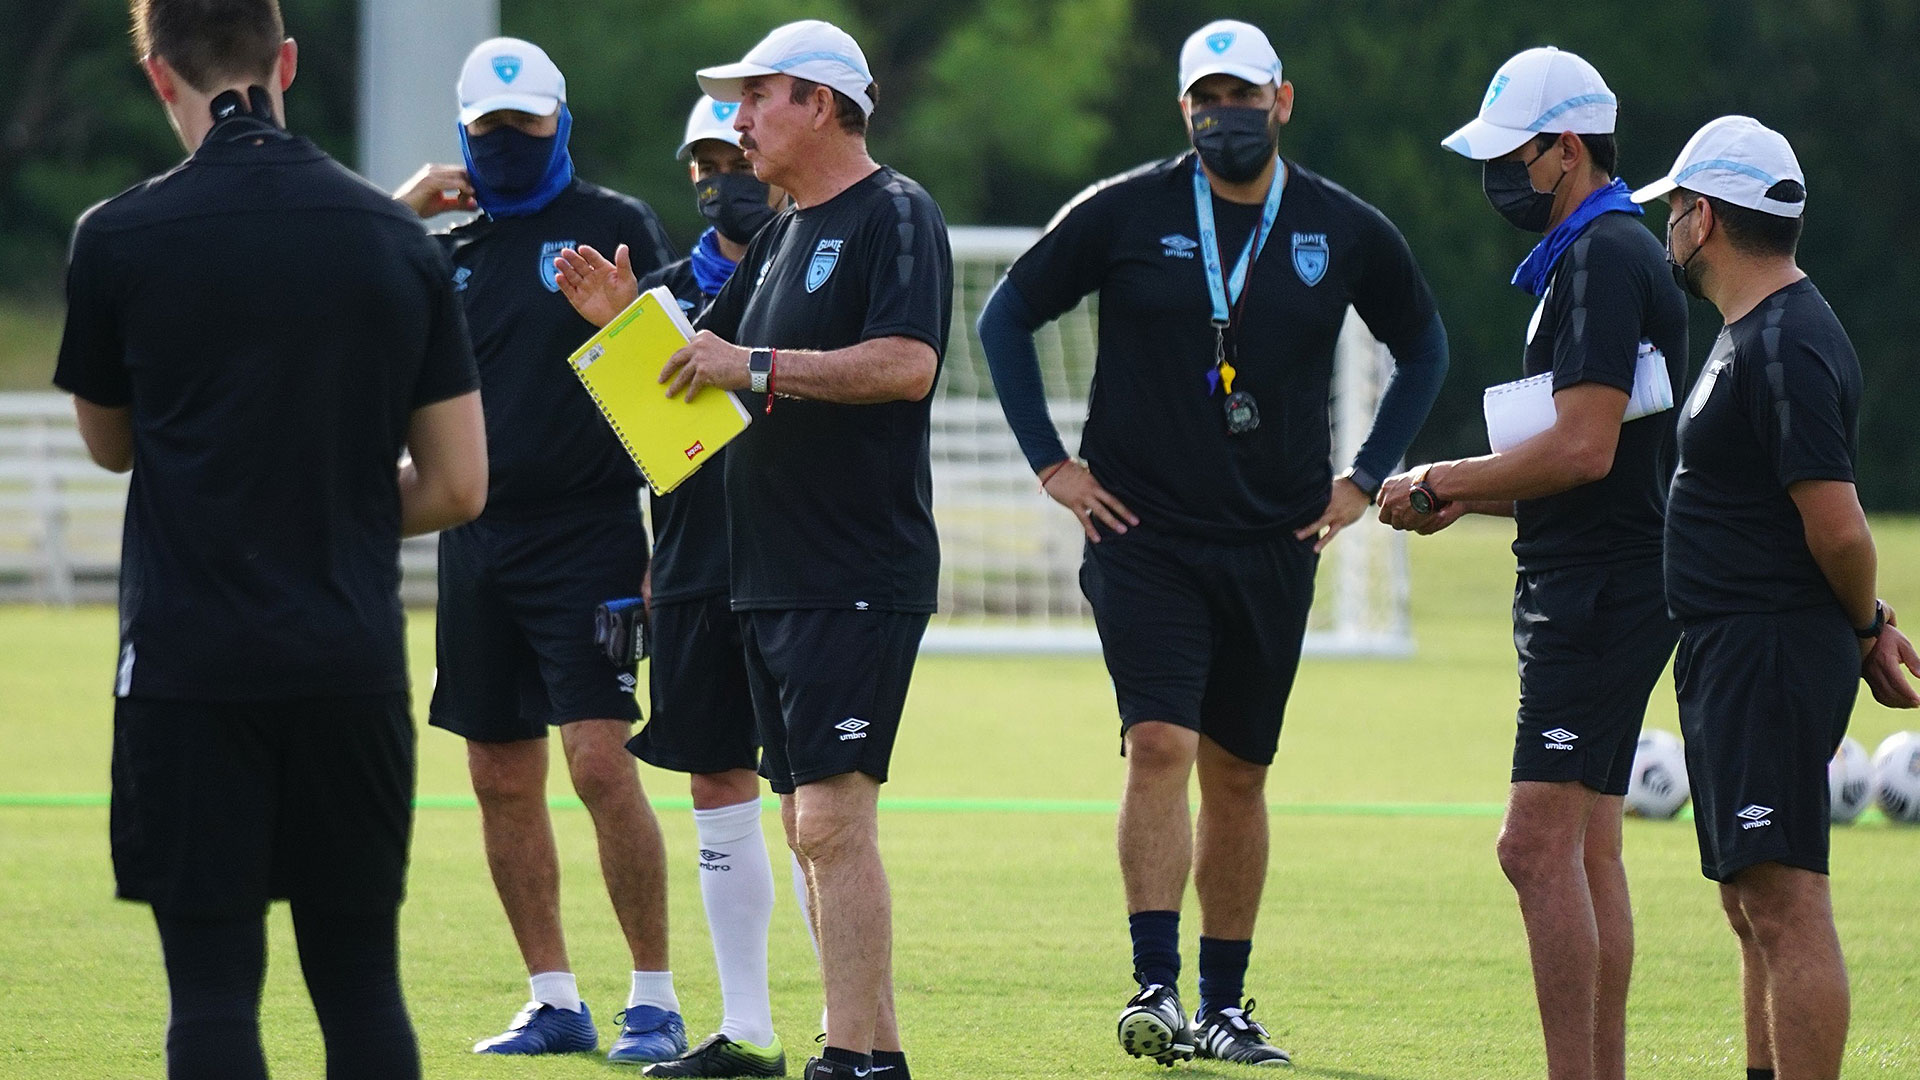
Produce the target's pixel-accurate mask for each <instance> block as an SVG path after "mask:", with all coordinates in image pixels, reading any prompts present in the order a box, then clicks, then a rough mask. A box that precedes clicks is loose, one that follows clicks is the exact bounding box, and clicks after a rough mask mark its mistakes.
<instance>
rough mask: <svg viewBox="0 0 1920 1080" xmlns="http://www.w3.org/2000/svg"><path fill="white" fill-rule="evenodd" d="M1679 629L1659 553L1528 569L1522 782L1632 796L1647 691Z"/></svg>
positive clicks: (1520, 614) (1523, 612)
mask: <svg viewBox="0 0 1920 1080" xmlns="http://www.w3.org/2000/svg"><path fill="white" fill-rule="evenodd" d="M1679 635H1680V627H1679V625H1678V624H1677V623H1675V622H1674V621H1673V619H1672V618H1671V617H1669V616H1668V614H1667V599H1666V589H1665V583H1664V581H1663V578H1662V575H1661V566H1660V562H1659V560H1657V559H1656V560H1651V561H1642V562H1630V563H1614V564H1609V565H1602V566H1570V567H1564V568H1561V569H1557V570H1543V571H1539V572H1536V573H1531V574H1521V575H1520V576H1519V579H1518V581H1517V583H1516V584H1515V586H1514V591H1513V647H1514V650H1515V651H1516V652H1518V653H1519V655H1520V711H1519V716H1518V721H1517V730H1516V732H1515V735H1514V742H1513V781H1514V782H1515V783H1519V782H1521V781H1524V780H1538V781H1545V782H1548V783H1566V782H1570V781H1577V782H1579V783H1581V784H1584V785H1586V786H1587V787H1589V788H1592V789H1593V790H1594V791H1597V792H1600V793H1601V794H1603V795H1625V794H1626V793H1627V776H1628V774H1629V773H1630V772H1632V770H1633V751H1634V747H1635V745H1636V744H1637V743H1638V742H1639V739H1640V725H1641V722H1642V721H1643V720H1645V719H1646V714H1647V697H1648V696H1649V695H1650V694H1652V692H1653V686H1654V684H1655V683H1657V682H1659V681H1660V673H1661V672H1662V671H1665V670H1666V667H1667V660H1668V658H1669V657H1671V656H1672V655H1673V643H1674V641H1675V640H1676V639H1677V638H1678V637H1679Z"/></svg>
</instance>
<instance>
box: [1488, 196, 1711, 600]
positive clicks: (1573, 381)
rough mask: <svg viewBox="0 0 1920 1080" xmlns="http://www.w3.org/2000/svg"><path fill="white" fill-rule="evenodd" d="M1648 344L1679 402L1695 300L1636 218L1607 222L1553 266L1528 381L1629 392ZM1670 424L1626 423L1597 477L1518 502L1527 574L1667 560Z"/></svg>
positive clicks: (1531, 333) (1661, 416)
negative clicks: (1664, 533) (1660, 358)
mask: <svg viewBox="0 0 1920 1080" xmlns="http://www.w3.org/2000/svg"><path fill="white" fill-rule="evenodd" d="M1643 341H1651V342H1653V345H1654V347H1655V348H1657V349H1659V350H1660V351H1661V353H1663V354H1664V355H1665V356H1666V358H1667V377H1668V378H1670V379H1671V380H1672V381H1673V385H1674V387H1675V393H1676V394H1677V393H1678V388H1679V387H1681V386H1683V385H1685V384H1686V377H1687V376H1686V373H1687V298H1686V297H1685V296H1684V295H1683V294H1682V293H1681V292H1680V287H1679V286H1678V285H1676V284H1674V281H1673V274H1672V273H1671V272H1670V271H1669V270H1668V269H1667V254H1666V252H1665V251H1664V250H1663V249H1662V248H1661V246H1660V241H1659V240H1658V239H1656V238H1655V237H1654V235H1653V234H1652V233H1651V232H1648V231H1647V228H1646V226H1644V225H1642V224H1641V223H1640V219H1639V218H1638V217H1637V216H1635V215H1632V214H1624V213H1607V214H1602V215H1600V216H1599V217H1597V218H1595V219H1593V221H1592V222H1591V223H1590V224H1588V225H1587V227H1586V229H1585V231H1583V232H1582V233H1581V234H1580V238H1579V239H1577V240H1575V241H1574V242H1573V243H1572V244H1571V245H1569V246H1568V248H1567V250H1566V251H1565V252H1563V253H1562V254H1561V256H1560V259H1559V261H1558V262H1556V263H1555V264H1554V268H1553V276H1552V278H1551V279H1550V280H1549V282H1548V284H1547V294H1546V295H1545V296H1543V297H1541V298H1540V305H1539V307H1538V308H1536V309H1535V311H1534V318H1533V322H1532V323H1530V324H1529V326H1528V328H1527V344H1526V352H1525V372H1526V374H1527V375H1529V376H1532V375H1541V374H1544V373H1546V372H1549V371H1550V372H1552V373H1553V389H1554V392H1555V393H1558V392H1559V391H1561V390H1565V389H1566V388H1568V387H1570V386H1576V385H1579V384H1580V383H1599V384H1601V385H1603V386H1611V387H1613V388H1614V389H1616V390H1622V391H1625V392H1627V393H1629V394H1631V393H1632V392H1633V370H1634V364H1635V363H1636V362H1637V357H1638V354H1639V349H1640V343H1641V342H1643ZM1674 417H1675V411H1674V410H1672V409H1669V410H1667V411H1666V412H1660V413H1655V414H1653V415H1652V416H1643V417H1641V418H1640V419H1638V420H1631V421H1628V422H1627V423H1625V424H1622V425H1621V427H1620V442H1619V443H1618V445H1617V446H1615V448H1614V451H1613V469H1612V470H1611V471H1610V472H1608V473H1607V475H1606V476H1604V477H1602V478H1601V479H1599V480H1596V481H1594V482H1593V483H1591V484H1582V485H1580V486H1579V487H1576V488H1572V489H1570V490H1567V491H1563V492H1561V493H1559V494H1558V495H1549V496H1547V497H1545V498H1542V499H1522V500H1520V501H1519V502H1517V503H1515V504H1514V508H1513V516H1514V519H1515V523H1516V524H1517V526H1518V529H1517V538H1516V539H1515V540H1514V542H1513V553H1514V555H1515V556H1517V557H1518V559H1519V561H1520V570H1521V572H1522V573H1538V572H1540V571H1543V570H1553V569H1556V568H1559V567H1565V566H1576V565H1593V564H1597V563H1614V562H1631V561H1636V560H1642V559H1648V560H1651V559H1658V558H1659V557H1660V530H1661V527H1662V522H1663V521H1664V517H1665V513H1666V505H1667V483H1668V481H1669V479H1670V478H1671V477H1672V476H1673V428H1674Z"/></svg>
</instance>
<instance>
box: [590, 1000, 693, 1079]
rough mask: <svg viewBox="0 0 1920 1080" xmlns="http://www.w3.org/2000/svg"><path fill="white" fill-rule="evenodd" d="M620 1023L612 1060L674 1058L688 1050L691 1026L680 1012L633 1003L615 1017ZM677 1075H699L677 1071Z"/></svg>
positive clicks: (649, 1060)
mask: <svg viewBox="0 0 1920 1080" xmlns="http://www.w3.org/2000/svg"><path fill="white" fill-rule="evenodd" d="M613 1021H614V1023H616V1024H619V1025H620V1034H619V1035H617V1036H615V1037H614V1040H613V1049H611V1050H609V1051H607V1060H608V1061H637V1062H661V1061H672V1060H674V1059H675V1058H677V1057H679V1056H680V1055H681V1054H684V1053H686V1052H687V1025H686V1024H684V1023H682V1022H681V1021H680V1014H679V1013H677V1012H668V1011H667V1010H665V1009H660V1008H655V1007H654V1006H652V1005H633V1006H629V1007H628V1008H627V1009H626V1011H624V1012H622V1013H620V1015H618V1016H616V1017H614V1018H613ZM674 1075H677V1076H684V1075H699V1074H686V1073H676V1074H674Z"/></svg>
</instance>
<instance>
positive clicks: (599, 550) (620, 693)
mask: <svg viewBox="0 0 1920 1080" xmlns="http://www.w3.org/2000/svg"><path fill="white" fill-rule="evenodd" d="M646 572H647V530H646V526H645V524H643V523H642V521H641V519H640V511H639V508H638V506H637V505H636V506H635V507H634V508H633V509H632V510H630V511H629V510H626V509H624V508H623V509H621V510H618V511H612V512H609V511H604V510H602V511H596V512H592V513H568V514H555V515H553V516H551V517H544V518H537V519H533V520H528V521H515V522H494V521H488V520H484V519H483V520H481V521H476V522H473V523H472V524H469V525H462V526H461V527H459V528H457V529H449V530H447V531H446V532H443V533H441V534H440V612H439V623H438V626H437V629H436V639H437V642H438V646H439V649H438V652H439V661H438V666H437V668H436V670H435V672H434V684H433V705H432V708H431V710H430V712H429V722H430V723H431V724H432V725H433V726H434V727H438V728H445V729H447V730H448V731H451V732H453V733H454V734H456V735H461V736H464V737H466V738H468V739H472V740H473V741H475V742H514V741H516V740H520V739H540V738H545V737H546V734H547V726H548V725H549V724H565V723H569V722H571V721H574V720H629V721H631V720H636V719H638V718H639V716H640V703H639V701H638V700H637V699H636V698H635V696H634V695H635V691H636V688H637V687H638V685H639V673H638V670H637V665H633V664H628V665H625V666H616V665H615V664H614V663H613V662H612V661H610V660H608V659H607V656H606V654H605V653H604V652H602V651H601V650H600V647H599V646H598V645H595V644H594V643H593V609H594V608H595V607H596V606H598V605H600V604H602V603H604V602H606V601H608V600H616V599H621V598H624V597H630V596H639V595H640V582H641V579H642V578H644V577H645V576H646Z"/></svg>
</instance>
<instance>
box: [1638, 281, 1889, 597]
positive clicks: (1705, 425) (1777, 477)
mask: <svg viewBox="0 0 1920 1080" xmlns="http://www.w3.org/2000/svg"><path fill="white" fill-rule="evenodd" d="M1860 393H1861V381H1860V358H1859V357H1858V356H1857V355H1855V353H1854V351H1853V343H1852V342H1850V341H1848V340H1847V332H1846V331H1845V330H1844V329H1842V328H1841V326H1840V320H1839V318H1837V317H1836V316H1835V315H1834V313H1833V309H1832V308H1830V307H1828V306H1827V302H1826V300H1825V298H1823V297H1822V296H1821V295H1820V290H1818V289H1816V288H1814V287H1813V282H1811V281H1808V280H1806V279H1804V278H1803V279H1801V280H1800V281H1798V282H1795V283H1794V284H1792V285H1789V286H1787V287H1786V288H1784V289H1781V290H1780V291H1779V292H1776V293H1774V294H1773V295H1772V296H1769V297H1768V298H1767V299H1765V300H1763V301H1761V302H1760V305H1759V306H1758V307H1756V308H1754V309H1753V310H1752V311H1751V312H1749V313H1747V314H1746V315H1745V316H1743V317H1742V318H1740V319H1737V320H1735V321H1734V322H1732V323H1730V324H1728V325H1727V327H1726V328H1725V329H1723V330H1722V331H1720V336H1719V337H1718V338H1717V339H1716V340H1715V341H1714V343H1713V352H1712V353H1711V354H1709V355H1708V357H1707V365H1706V367H1705V368H1703V369H1702V370H1701V372H1700V378H1699V379H1698V380H1697V381H1696V382H1695V383H1694V387H1693V391H1692V393H1690V394H1688V395H1687V400H1686V402H1685V403H1684V404H1683V405H1682V406H1681V408H1682V410H1683V413H1682V415H1681V417H1680V467H1679V469H1678V470H1677V471H1676V472H1675V473H1674V477H1673V495H1672V498H1671V500H1670V501H1669V503H1668V505H1667V533H1666V540H1667V544H1666V572H1667V606H1668V607H1669V608H1670V609H1672V611H1673V614H1674V617H1676V618H1678V619H1681V620H1683V621H1692V620H1699V619H1710V618H1713V617H1715V616H1719V615H1733V614H1740V613H1744V612H1766V611H1794V610H1798V609H1802V608H1811V607H1819V606H1822V605H1825V604H1837V603H1838V602H1839V601H1838V600H1837V599H1835V597H1834V595H1833V589H1832V587H1831V586H1829V585H1828V584H1827V579H1826V576H1825V575H1824V574H1822V573H1821V572H1820V567H1819V564H1817V563H1815V562H1814V561H1813V554H1812V553H1811V552H1810V551H1808V550H1807V540H1806V531H1805V525H1804V523H1803V522H1802V521H1801V518H1800V510H1799V507H1797V506H1796V505H1795V504H1794V502H1793V498H1792V497H1791V496H1790V495H1788V494H1787V488H1788V487H1790V486H1791V485H1793V484H1795V483H1798V482H1800V481H1802V480H1842V481H1846V482H1848V483H1852V482H1853V476H1854V463H1855V461H1856V460H1858V456H1859V419H1860Z"/></svg>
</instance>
